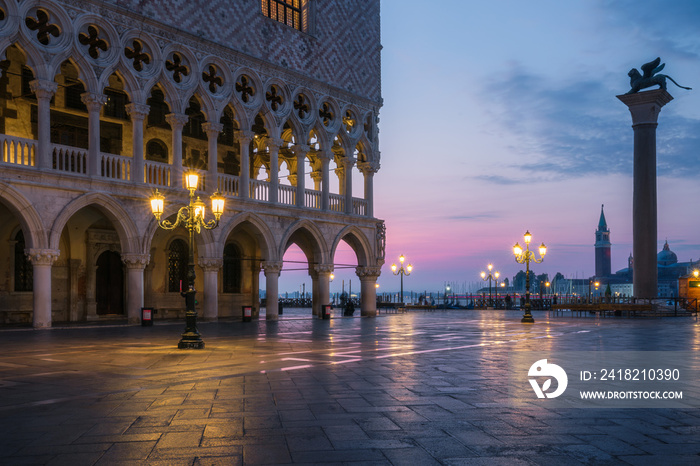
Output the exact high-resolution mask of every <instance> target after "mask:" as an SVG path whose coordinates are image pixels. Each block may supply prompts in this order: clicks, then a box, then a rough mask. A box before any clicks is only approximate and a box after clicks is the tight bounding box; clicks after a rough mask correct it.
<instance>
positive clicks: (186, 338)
mask: <svg viewBox="0 0 700 466" xmlns="http://www.w3.org/2000/svg"><path fill="white" fill-rule="evenodd" d="M198 184H199V174H198V173H197V172H196V171H194V170H189V171H188V172H186V173H185V186H186V187H187V189H188V190H189V191H190V203H189V205H186V206H184V207H180V210H178V212H177V218H176V220H175V223H171V222H170V221H169V220H167V219H164V220H161V219H160V217H161V215H163V209H164V207H165V197H164V196H163V195H162V194H160V193H159V192H158V190H156V192H155V194H154V195H153V197H152V198H151V210H152V211H153V215H154V216H155V217H156V221H157V222H158V226H159V227H161V228H163V229H164V230H174V229H175V228H177V227H178V226H180V225H182V226H183V227H185V228H186V229H187V232H188V233H189V261H188V264H187V265H188V268H187V290H186V291H185V292H182V293H181V294H182V296H183V297H184V298H185V307H186V309H187V312H186V313H185V332H184V333H183V334H182V338H181V339H180V342H179V343H178V345H177V347H178V348H180V349H202V348H204V342H203V341H202V337H201V336H200V334H199V331H198V330H197V310H196V309H195V295H196V291H195V289H194V279H195V272H194V232H195V231H196V232H197V233H200V232H201V230H202V228H204V229H206V230H213V229H214V228H216V227H217V226H219V219H220V218H221V215H222V214H223V213H224V202H225V201H224V197H223V196H222V195H221V194H219V193H218V192H216V193H214V194H212V196H211V210H212V213H213V214H214V220H210V221H209V222H207V221H205V220H204V215H205V211H206V205H205V204H204V202H203V201H202V200H201V199H200V198H199V196H197V199H196V200H195V198H194V192H195V190H196V189H197V185H198Z"/></svg>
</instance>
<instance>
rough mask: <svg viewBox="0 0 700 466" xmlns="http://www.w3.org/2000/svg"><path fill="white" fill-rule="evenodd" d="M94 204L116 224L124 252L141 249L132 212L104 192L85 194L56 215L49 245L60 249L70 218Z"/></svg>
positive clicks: (133, 251)
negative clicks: (64, 230)
mask: <svg viewBox="0 0 700 466" xmlns="http://www.w3.org/2000/svg"><path fill="white" fill-rule="evenodd" d="M88 206H93V207H95V208H96V209H97V210H99V211H100V212H101V213H103V214H104V215H105V216H106V217H107V218H108V219H109V220H110V221H111V222H112V225H114V229H115V230H116V232H117V234H118V235H119V242H120V243H121V248H122V253H136V252H138V251H139V242H140V238H141V235H140V234H139V231H138V228H136V224H135V223H134V221H133V220H132V217H131V214H130V213H129V212H127V211H126V209H124V207H123V206H122V205H121V203H120V202H119V201H117V200H116V199H115V198H113V197H112V196H109V195H107V194H104V193H88V194H84V195H82V196H80V197H78V198H76V199H74V200H73V201H71V202H70V203H69V204H68V205H66V206H65V207H64V208H63V210H61V213H60V214H59V215H58V217H56V220H54V222H53V226H52V228H51V231H50V233H49V247H50V248H52V249H59V242H60V240H61V234H62V232H63V229H64V228H65V226H66V224H67V223H68V221H69V220H70V218H71V217H72V216H73V215H75V214H76V213H77V212H78V211H79V210H80V209H82V208H83V207H88Z"/></svg>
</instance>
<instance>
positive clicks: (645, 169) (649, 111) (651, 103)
mask: <svg viewBox="0 0 700 466" xmlns="http://www.w3.org/2000/svg"><path fill="white" fill-rule="evenodd" d="M617 98H618V99H620V100H621V101H622V103H624V104H625V105H627V107H628V108H629V110H630V113H631V114H632V128H633V129H634V193H633V195H632V199H633V200H632V243H633V244H632V255H633V257H634V266H633V272H632V273H633V282H634V295H635V296H636V297H637V298H655V297H656V296H657V293H658V291H657V263H656V249H657V241H656V235H657V232H656V126H657V120H658V117H659V112H661V107H663V106H664V105H666V104H667V103H669V102H670V101H671V100H673V97H672V96H671V94H669V93H668V92H666V91H665V90H663V89H658V90H655V91H646V92H640V93H637V94H625V95H619V96H617Z"/></svg>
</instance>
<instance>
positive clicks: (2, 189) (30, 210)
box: [0, 181, 48, 249]
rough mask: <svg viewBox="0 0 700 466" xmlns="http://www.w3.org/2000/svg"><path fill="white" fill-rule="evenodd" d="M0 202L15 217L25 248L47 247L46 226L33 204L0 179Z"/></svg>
mask: <svg viewBox="0 0 700 466" xmlns="http://www.w3.org/2000/svg"><path fill="white" fill-rule="evenodd" d="M0 202H2V204H3V205H5V206H6V207H7V208H8V209H10V211H11V212H12V213H13V214H14V215H15V216H16V217H17V220H18V221H19V223H20V225H21V226H22V231H24V234H25V236H24V238H25V242H26V244H27V248H38V249H46V248H47V247H48V241H47V235H46V228H45V226H44V223H43V222H42V221H41V217H40V216H39V213H38V212H37V211H36V209H34V206H33V204H32V203H31V202H30V201H29V200H28V199H27V198H26V197H24V195H23V194H22V193H21V192H19V191H18V190H17V189H15V188H14V187H12V186H11V185H9V184H7V183H4V182H2V181H0Z"/></svg>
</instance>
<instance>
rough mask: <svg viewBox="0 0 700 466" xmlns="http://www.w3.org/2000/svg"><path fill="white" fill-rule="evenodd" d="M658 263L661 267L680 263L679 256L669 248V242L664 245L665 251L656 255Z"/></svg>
mask: <svg viewBox="0 0 700 466" xmlns="http://www.w3.org/2000/svg"><path fill="white" fill-rule="evenodd" d="M656 262H658V264H659V265H673V264H677V263H678V256H676V253H675V252H673V251H671V248H670V247H668V241H666V243H665V244H664V248H663V250H662V251H661V252H660V253H658V254H657V255H656Z"/></svg>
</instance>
